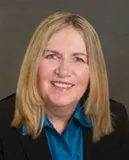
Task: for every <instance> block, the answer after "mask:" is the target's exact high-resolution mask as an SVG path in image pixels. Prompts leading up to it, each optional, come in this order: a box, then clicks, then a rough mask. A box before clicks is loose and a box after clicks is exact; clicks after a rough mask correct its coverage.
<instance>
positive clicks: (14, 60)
mask: <svg viewBox="0 0 129 160" xmlns="http://www.w3.org/2000/svg"><path fill="white" fill-rule="evenodd" d="M61 10H68V11H71V12H75V13H79V14H81V15H82V16H84V17H85V18H86V19H87V20H88V21H89V22H90V23H91V24H92V25H93V26H94V27H95V29H96V30H97V32H98V34H99V37H100V40H101V43H102V47H103V51H104V56H105V61H106V66H107V71H108V78H109V86H110V97H112V98H113V99H115V100H117V101H120V102H121V103H123V104H124V105H125V106H126V108H127V111H128V113H129V71H128V70H129V1H128V0H0V99H2V98H3V97H6V96H8V95H10V94H11V93H13V92H15V90H16V85H17V80H18V75H19V70H20V66H21V63H22V59H23V56H24V53H25V50H26V47H27V45H28V43H29V40H30V38H31V35H32V33H33V32H34V30H35V28H36V27H37V26H38V24H39V23H40V22H41V21H42V20H43V19H44V18H45V17H47V16H48V15H49V14H51V13H53V12H55V11H61Z"/></svg>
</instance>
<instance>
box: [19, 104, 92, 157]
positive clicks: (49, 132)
mask: <svg viewBox="0 0 129 160" xmlns="http://www.w3.org/2000/svg"><path fill="white" fill-rule="evenodd" d="M83 126H84V127H89V128H93V126H92V124H91V122H90V120H89V119H88V117H87V116H86V115H85V114H84V112H83V110H82V107H81V105H80V103H79V104H78V106H77V108H76V110H75V112H74V114H73V116H72V117H71V118H70V120H69V123H68V125H67V127H66V129H65V130H64V131H63V133H62V134H59V133H58V132H57V131H56V129H55V128H54V126H53V125H52V123H51V122H50V121H49V119H48V118H47V116H45V121H44V127H45V133H46V137H47V141H48V146H49V149H50V153H51V156H52V160H83V135H82V133H83V132H82V127H83ZM26 134H27V132H26V128H25V127H23V130H22V135H23V136H24V135H26Z"/></svg>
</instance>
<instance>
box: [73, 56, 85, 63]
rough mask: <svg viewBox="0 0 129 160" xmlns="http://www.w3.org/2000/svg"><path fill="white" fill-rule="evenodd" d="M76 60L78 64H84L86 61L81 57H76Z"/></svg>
mask: <svg viewBox="0 0 129 160" xmlns="http://www.w3.org/2000/svg"><path fill="white" fill-rule="evenodd" d="M75 60H76V61H77V62H83V63H85V61H84V60H83V59H82V58H80V57H75Z"/></svg>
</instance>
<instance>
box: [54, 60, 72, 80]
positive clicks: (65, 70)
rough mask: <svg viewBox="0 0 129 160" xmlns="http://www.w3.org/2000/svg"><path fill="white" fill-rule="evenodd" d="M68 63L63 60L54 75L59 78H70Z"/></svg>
mask: <svg viewBox="0 0 129 160" xmlns="http://www.w3.org/2000/svg"><path fill="white" fill-rule="evenodd" d="M69 63H70V62H67V61H65V60H62V61H60V63H59V64H58V66H57V67H56V69H55V74H56V75H58V76H59V77H60V78H65V77H70V76H71V67H70V64H69Z"/></svg>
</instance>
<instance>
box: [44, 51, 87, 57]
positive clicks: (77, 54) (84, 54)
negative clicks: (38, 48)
mask: <svg viewBox="0 0 129 160" xmlns="http://www.w3.org/2000/svg"><path fill="white" fill-rule="evenodd" d="M45 52H51V53H55V54H61V52H59V51H56V50H51V49H46V50H45ZM79 55H81V56H85V57H87V53H83V52H75V53H72V56H79Z"/></svg>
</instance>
